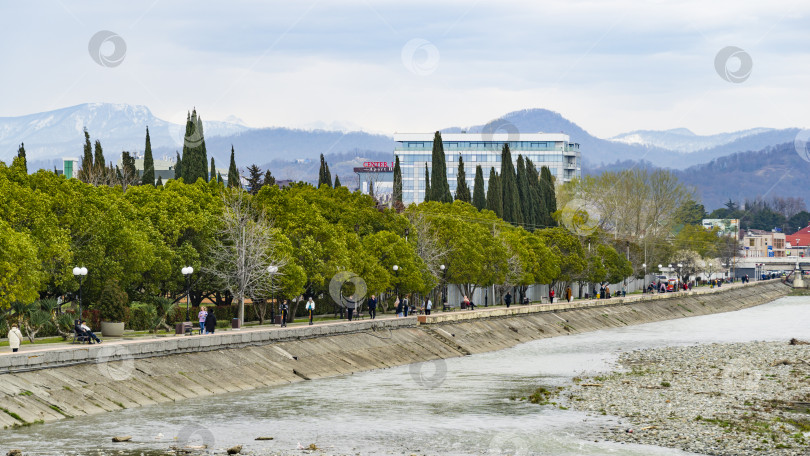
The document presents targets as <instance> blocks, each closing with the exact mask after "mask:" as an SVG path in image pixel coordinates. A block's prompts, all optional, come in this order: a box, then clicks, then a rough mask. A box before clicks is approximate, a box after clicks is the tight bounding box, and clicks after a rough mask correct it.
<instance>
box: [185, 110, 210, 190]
mask: <svg viewBox="0 0 810 456" xmlns="http://www.w3.org/2000/svg"><path fill="white" fill-rule="evenodd" d="M182 171H183V173H182V176H181V177H182V178H183V180H184V181H185V182H186V183H187V184H193V183H194V182H197V179H200V178H202V179H203V180H205V181H207V180H208V156H207V152H206V149H205V135H204V133H203V126H202V119H201V118H199V117H198V116H197V110H196V109H194V110H193V111H192V112H191V114H190V115H189V116H188V117H187V119H186V135H185V138H184V141H183V166H182Z"/></svg>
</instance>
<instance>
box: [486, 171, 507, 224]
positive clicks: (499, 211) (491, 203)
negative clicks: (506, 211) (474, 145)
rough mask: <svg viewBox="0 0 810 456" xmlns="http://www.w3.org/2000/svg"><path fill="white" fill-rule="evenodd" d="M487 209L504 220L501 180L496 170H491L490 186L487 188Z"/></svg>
mask: <svg viewBox="0 0 810 456" xmlns="http://www.w3.org/2000/svg"><path fill="white" fill-rule="evenodd" d="M487 209H489V210H491V211H492V212H494V213H495V215H497V216H498V217H501V218H503V200H502V199H501V178H500V176H498V174H497V173H496V172H495V168H494V167H492V168H490V169H489V186H488V187H487Z"/></svg>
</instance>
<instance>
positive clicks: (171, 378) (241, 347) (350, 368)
mask: <svg viewBox="0 0 810 456" xmlns="http://www.w3.org/2000/svg"><path fill="white" fill-rule="evenodd" d="M789 291H790V288H789V287H787V286H786V285H783V284H782V283H780V282H778V281H771V282H760V283H752V284H749V285H747V286H733V287H731V286H729V287H723V288H720V289H715V290H705V292H704V291H702V292H690V293H670V294H666V295H655V296H651V297H646V298H632V299H631V298H627V299H622V300H620V299H613V300H606V301H592V302H590V303H588V302H585V303H572V304H568V303H564V304H555V305H553V306H551V305H533V306H515V307H513V308H510V309H505V308H496V309H483V310H476V311H470V312H452V313H444V314H438V315H435V316H433V315H432V316H430V317H427V318H423V316H419V317H418V319H419V320H423V321H422V322H420V323H418V322H417V318H416V317H408V318H401V319H386V320H374V321H371V320H363V321H356V322H351V323H348V322H346V323H332V324H320V325H314V326H303V327H292V328H285V329H279V328H268V329H259V330H244V331H239V332H236V331H235V332H227V333H223V334H221V335H220V334H215V335H205V336H192V337H184V336H180V337H166V338H156V339H152V340H148V341H123V342H120V343H112V344H107V343H105V344H102V345H96V346H78V347H68V348H60V349H42V350H36V351H32V352H23V353H20V354H15V355H3V356H0V426H2V427H4V428H7V427H14V426H19V425H25V424H29V423H36V422H47V421H54V420H58V419H62V418H66V417H74V416H81V415H87V414H97V413H103V412H107V411H114V410H120V409H125V408H132V407H139V406H143V405H150V404H155V403H160V402H169V401H179V400H182V399H185V398H192V397H200V396H209V395H216V394H221V393H226V392H231V391H241V390H249V389H254V388H260V387H265V386H277V385H284V384H288V383H293V382H299V381H305V380H310V379H317V378H324V377H329V376H336V375H344V374H350V373H353V372H360V371H367V370H372V369H379V368H385V367H393V366H401V365H405V364H411V363H416V362H423V361H430V360H434V359H439V358H451V357H458V356H464V355H469V354H473V353H483V352H488V351H493V350H499V349H503V348H508V347H512V346H515V345H517V344H520V343H523V342H529V341H532V340H536V339H541V338H545V337H554V336H558V335H567V334H573V333H579V332H585V331H592V330H597V329H604V328H610V327H618V326H625V325H632V324H638V323H647V322H652V321H660V320H666V319H672V318H682V317H689V316H696V315H704V314H711V313H717V312H726V311H732V310H738V309H742V308H746V307H751V306H755V305H759V304H763V303H766V302H770V301H772V300H774V299H777V298H779V297H782V296H784V295H786V294H787V293H788V292H789Z"/></svg>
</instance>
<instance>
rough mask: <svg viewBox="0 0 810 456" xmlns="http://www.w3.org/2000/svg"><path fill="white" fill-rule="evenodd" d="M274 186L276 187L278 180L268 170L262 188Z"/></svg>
mask: <svg viewBox="0 0 810 456" xmlns="http://www.w3.org/2000/svg"><path fill="white" fill-rule="evenodd" d="M266 185H268V186H271V187H272V186H273V185H276V178H275V177H273V174H272V173H271V172H270V170H269V169H268V170H267V172H266V173H264V179H263V180H262V187H264V186H266Z"/></svg>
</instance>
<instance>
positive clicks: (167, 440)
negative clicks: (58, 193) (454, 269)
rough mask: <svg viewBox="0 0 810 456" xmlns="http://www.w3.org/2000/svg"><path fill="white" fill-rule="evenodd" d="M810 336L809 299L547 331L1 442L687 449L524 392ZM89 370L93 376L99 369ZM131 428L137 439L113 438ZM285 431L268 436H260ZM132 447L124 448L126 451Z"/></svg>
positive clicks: (114, 450) (249, 448)
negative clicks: (678, 350) (646, 439)
mask: <svg viewBox="0 0 810 456" xmlns="http://www.w3.org/2000/svg"><path fill="white" fill-rule="evenodd" d="M791 337H797V338H803V339H810V298H807V297H787V298H782V299H779V300H776V301H773V302H771V303H768V304H765V305H762V306H758V307H755V308H750V309H746V310H742V311H737V312H730V313H723V314H715V315H708V316H700V317H693V318H683V319H677V320H670V321H664V322H657V323H650V324H643V325H636V326H629V327H624V328H616V329H608V330H601V331H594V332H590V333H585V334H577V335H571V336H562V337H556V338H550V339H543V340H538V341H534V342H529V343H526V344H522V345H519V346H517V347H514V348H511V349H507V350H502V351H498V352H493V353H486V354H480V355H473V356H467V357H463V358H455V359H448V360H441V361H436V362H429V363H423V364H418V365H412V366H403V367H398V368H392V369H384V370H377V371H372V372H364V373H360V374H355V375H351V376H344V377H337V378H331V379H323V380H316V381H309V382H300V383H297V384H294V385H287V386H283V387H274V388H265V389H258V390H254V391H249V392H239V393H231V394H227V395H220V396H216V397H208V398H199V399H191V400H186V401H182V402H177V403H169V404H160V405H155V406H149V407H143V408H134V409H128V410H122V411H119V412H112V413H107V414H102V415H97V416H90V417H81V418H75V419H68V420H62V421H58V422H54V423H49V424H46V425H34V426H31V427H27V428H21V429H16V430H6V431H0V449H2V451H3V454H5V452H6V451H8V449H11V448H21V449H23V450H24V453H25V454H31V455H78V454H94V455H97V454H127V455H130V454H131V455H140V454H145V455H157V454H166V452H165V451H163V450H166V449H168V448H169V447H170V446H171V445H177V444H178V443H181V444H183V445H185V444H189V445H192V446H193V445H200V444H202V443H206V444H208V446H209V448H214V449H217V452H218V453H222V452H223V451H222V449H224V448H228V447H231V446H233V445H237V444H242V445H244V448H245V450H244V452H245V453H248V452H249V453H251V454H306V452H302V451H300V450H298V449H297V448H299V444H300V445H302V446H304V447H308V446H309V445H310V444H315V445H316V446H317V447H318V448H321V449H323V450H324V452H321V451H316V452H314V453H315V454H338V455H342V454H346V455H363V456H365V455H411V454H416V455H487V454H492V455H497V454H503V455H506V454H512V455H534V454H543V455H545V454H548V455H552V454H553V455H572V456H573V455H604V454H609V455H639V456H641V455H683V454H687V453H684V452H681V451H677V450H672V449H665V448H657V447H650V446H642V445H625V444H617V443H611V442H605V441H601V440H600V441H594V437H589V435H590V434H591V431H593V430H594V429H598V428H599V427H601V426H611V427H615V426H619V425H620V424H619V421H620V420H618V419H616V418H613V417H603V416H589V415H586V414H584V413H580V412H575V411H570V410H562V409H560V408H557V407H554V406H539V405H534V404H530V403H527V402H523V401H520V400H513V399H512V398H514V397H521V396H527V395H529V394H530V393H531V392H532V391H534V389H535V388H537V387H538V386H546V387H555V386H562V385H567V384H570V382H571V379H572V378H573V377H574V376H577V375H594V374H597V373H600V372H604V371H609V370H611V369H613V367H614V365H613V363H614V362H615V360H616V358H617V356H618V354H619V353H621V352H623V351H627V350H635V349H642V348H653V347H660V346H668V345H684V344H696V343H699V344H703V343H714V342H745V341H753V340H787V339H789V338H791ZM89 372H91V373H92V372H94V370H92V369H89ZM115 435H131V436H133V441H132V442H129V443H123V444H122V443H112V442H111V441H110V438H111V437H112V436H115ZM260 436H262V437H273V440H269V441H256V440H255V439H256V437H260ZM121 450H124V451H123V452H122V451H121Z"/></svg>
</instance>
